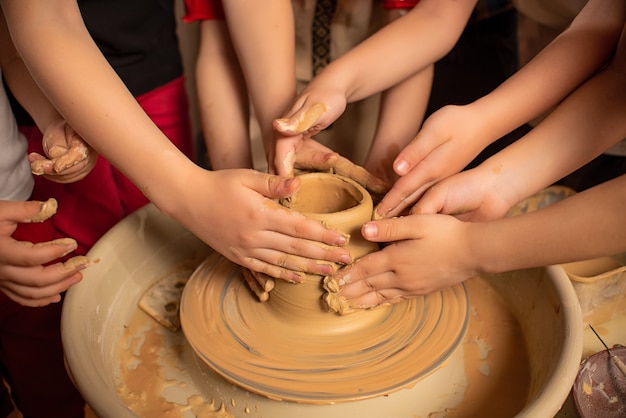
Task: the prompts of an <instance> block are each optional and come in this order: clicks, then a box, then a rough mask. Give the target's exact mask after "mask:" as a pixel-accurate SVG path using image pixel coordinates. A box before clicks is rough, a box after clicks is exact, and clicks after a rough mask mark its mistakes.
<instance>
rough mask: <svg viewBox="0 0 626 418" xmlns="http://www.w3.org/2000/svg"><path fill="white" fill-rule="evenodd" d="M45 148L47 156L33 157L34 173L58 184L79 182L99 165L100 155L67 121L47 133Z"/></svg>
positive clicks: (30, 158) (34, 154)
mask: <svg viewBox="0 0 626 418" xmlns="http://www.w3.org/2000/svg"><path fill="white" fill-rule="evenodd" d="M42 146H43V149H44V152H45V154H46V156H43V155H41V154H37V153H31V154H30V155H29V161H30V163H31V171H32V172H33V174H35V175H44V176H47V177H48V178H49V179H50V180H53V181H56V182H58V183H70V182H74V181H78V180H80V179H82V178H84V177H85V176H86V175H87V174H89V172H90V171H91V170H92V169H93V167H94V166H95V164H96V160H97V153H96V152H95V151H94V150H93V149H92V148H91V147H90V146H89V145H88V144H87V143H86V142H85V141H84V140H83V139H82V138H81V137H80V136H79V135H78V134H77V133H76V131H74V130H73V129H72V128H71V127H70V126H69V125H68V124H67V123H66V122H65V121H63V120H60V121H58V122H56V123H55V124H52V125H51V126H50V127H49V128H48V129H47V130H46V132H45V133H44V137H43V143H42Z"/></svg>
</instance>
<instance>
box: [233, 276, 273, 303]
mask: <svg viewBox="0 0 626 418" xmlns="http://www.w3.org/2000/svg"><path fill="white" fill-rule="evenodd" d="M241 274H242V276H243V278H244V280H245V281H246V283H247V284H248V287H249V288H250V290H252V292H254V294H255V295H256V296H257V297H258V298H259V301H261V302H266V301H267V300H268V299H269V297H270V293H269V292H270V291H271V290H272V289H273V288H274V279H273V278H272V277H270V276H268V275H266V274H263V273H259V272H257V271H251V270H248V269H247V268H245V267H242V269H241Z"/></svg>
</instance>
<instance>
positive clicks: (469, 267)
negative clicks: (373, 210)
mask: <svg viewBox="0 0 626 418" xmlns="http://www.w3.org/2000/svg"><path fill="white" fill-rule="evenodd" d="M471 225H472V224H471V223H466V222H461V221H459V220H457V219H455V218H454V217H451V216H447V215H410V216H406V217H402V218H394V219H384V220H378V221H372V222H368V223H367V224H365V225H364V226H363V228H362V233H363V236H364V237H365V238H366V239H368V240H369V241H374V242H391V244H389V245H387V246H385V247H384V248H383V249H381V250H380V251H376V252H374V253H371V254H368V255H366V256H364V257H362V258H360V259H359V260H357V261H356V262H355V263H354V264H352V265H350V266H347V267H346V268H344V269H341V270H339V271H338V272H337V273H336V274H335V275H334V276H333V280H334V281H335V283H336V284H337V285H338V286H339V287H340V288H341V290H340V292H339V296H340V297H342V298H346V299H347V303H348V306H349V307H350V308H351V309H358V308H369V307H374V306H377V305H380V304H382V303H396V302H399V301H401V300H404V299H407V298H411V297H415V296H420V295H425V294H428V293H431V292H434V291H437V290H440V289H443V288H446V287H449V286H453V285H455V284H457V283H461V282H462V281H464V280H466V279H468V278H470V277H473V276H475V275H476V274H477V271H476V265H475V264H474V259H473V257H472V254H471V245H470V244H469V242H470V240H469V239H468V228H469V227H470V226H471Z"/></svg>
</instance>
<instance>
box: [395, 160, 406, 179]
mask: <svg viewBox="0 0 626 418" xmlns="http://www.w3.org/2000/svg"><path fill="white" fill-rule="evenodd" d="M407 171H409V163H407V162H406V161H404V160H400V161H398V162H397V163H396V173H397V174H399V175H401V176H403V175H405V174H406V173H407Z"/></svg>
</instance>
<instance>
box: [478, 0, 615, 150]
mask: <svg viewBox="0 0 626 418" xmlns="http://www.w3.org/2000/svg"><path fill="white" fill-rule="evenodd" d="M625 20H626V3H624V2H623V1H622V0H609V1H605V0H599V1H598V0H591V1H590V2H589V3H587V5H586V6H585V7H584V8H583V10H582V11H581V12H580V14H579V15H578V16H577V17H576V19H575V20H574V21H573V22H572V24H571V26H570V27H569V28H568V29H567V30H565V31H564V32H563V33H562V34H561V35H559V36H558V37H557V38H556V39H555V40H554V41H553V42H551V43H550V44H549V45H548V46H547V47H546V48H545V49H544V50H543V51H541V52H540V53H539V54H538V55H537V56H536V57H535V58H534V59H533V60H531V61H530V62H529V63H528V64H527V65H525V66H524V67H523V68H521V69H520V70H519V71H518V72H517V73H516V74H515V75H513V76H512V77H511V78H509V79H508V80H507V81H505V82H504V83H503V84H502V85H501V86H500V87H498V88H497V89H496V90H494V91H493V92H492V93H491V94H489V95H487V96H485V97H483V98H481V99H479V100H477V101H476V102H474V103H473V104H471V105H469V107H471V108H473V109H474V110H475V112H476V113H477V114H480V115H481V119H482V120H484V121H488V123H484V124H483V125H484V130H485V133H484V137H485V139H486V140H487V143H489V142H491V141H493V140H495V139H497V138H500V137H501V136H503V135H505V134H506V133H508V132H510V131H511V130H513V129H515V128H517V127H518V126H521V125H522V124H524V123H526V122H528V121H530V120H532V119H533V118H535V117H537V116H540V115H541V114H543V113H544V112H545V111H547V110H548V109H550V108H552V107H553V106H555V105H557V103H559V102H560V101H561V100H563V98H564V97H566V96H567V95H568V94H569V93H570V92H571V91H573V90H574V89H575V88H576V87H578V86H579V85H580V84H581V83H583V82H584V81H585V80H586V79H588V78H589V77H590V76H592V75H593V74H594V73H596V72H597V71H598V70H599V69H600V68H601V67H602V66H603V65H605V64H606V62H607V61H608V60H609V58H610V57H611V55H612V54H613V52H614V51H615V46H616V45H617V42H618V39H619V36H620V34H621V31H622V27H623V25H624V21H625Z"/></svg>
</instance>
